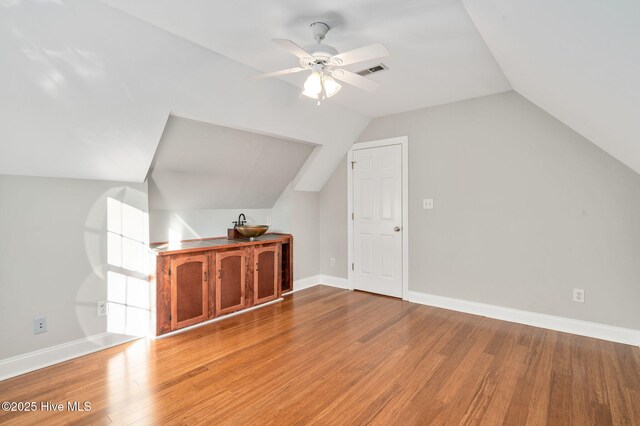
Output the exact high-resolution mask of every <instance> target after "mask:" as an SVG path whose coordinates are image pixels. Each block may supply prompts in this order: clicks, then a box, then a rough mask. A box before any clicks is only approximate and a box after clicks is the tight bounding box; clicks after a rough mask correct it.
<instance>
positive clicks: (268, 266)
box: [253, 245, 280, 305]
mask: <svg viewBox="0 0 640 426" xmlns="http://www.w3.org/2000/svg"><path fill="white" fill-rule="evenodd" d="M278 252H279V250H278V247H277V246H275V245H273V246H266V247H256V248H255V249H253V265H254V268H253V303H254V304H255V305H257V304H260V303H265V302H269V301H271V300H275V299H277V297H278V287H279V283H280V274H279V272H280V267H279V266H280V265H279V259H278Z"/></svg>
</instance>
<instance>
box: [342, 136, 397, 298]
mask: <svg viewBox="0 0 640 426" xmlns="http://www.w3.org/2000/svg"><path fill="white" fill-rule="evenodd" d="M353 161H354V164H353V170H352V172H353V180H352V182H353V235H354V239H353V260H354V264H353V287H354V289H356V290H364V291H370V292H372V293H380V294H385V295H388V296H394V297H402V232H400V231H401V229H402V147H401V146H400V145H390V146H382V147H376V148H367V149H359V150H356V151H354V152H353Z"/></svg>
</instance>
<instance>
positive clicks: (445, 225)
mask: <svg viewBox="0 0 640 426" xmlns="http://www.w3.org/2000/svg"><path fill="white" fill-rule="evenodd" d="M402 135H408V136H409V205H410V209H409V222H410V229H411V237H410V241H409V245H410V249H409V250H410V256H409V259H410V283H409V289H410V290H411V291H416V292H423V293H430V294H435V295H440V296H447V297H452V298H458V299H464V300H471V301H476V302H481V303H487V304H492V305H499V306H505V307H510V308H515V309H521V310H526V311H532V312H539V313H544V314H550V315H556V316H561V317H568V318H575V319H580V320H586V321H592V322H597V323H603V324H608V325H613V326H620V327H628V328H634V329H640V315H638V301H639V300H640V285H639V283H640V261H638V259H640V214H639V213H638V212H640V176H639V175H638V174H636V173H635V172H633V171H632V170H631V169H629V168H628V167H626V166H624V165H623V164H622V163H620V162H619V161H617V160H615V159H614V158H612V157H611V156H609V155H608V154H606V153H605V152H604V151H602V150H601V149H599V148H598V147H596V146H595V145H593V144H592V143H591V142H589V141H588V140H587V139H585V138H583V137H582V136H580V135H579V134H577V133H576V132H574V131H573V130H571V129H570V128H568V127H567V126H565V125H564V124H562V123H561V122H559V121H558V120H556V119H554V118H553V117H552V116H550V115H548V114H547V113H545V112H544V111H542V110H541V109H539V108H538V107H536V106H535V105H533V104H532V103H530V102H529V101H527V100H526V99H524V98H523V97H521V96H520V95H518V94H517V93H515V92H507V93H504V94H499V95H492V96H487V97H482V98H478V99H473V100H468V101H463V102H458V103H454V104H449V105H444V106H439V107H433V108H427V109H422V110H417V111H412V112H408V113H403V114H398V115H393V116H388V117H381V118H376V119H374V120H373V121H372V122H371V123H370V125H369V126H368V127H367V129H366V130H365V132H364V133H363V134H362V135H361V136H360V138H359V140H360V141H368V140H376V139H383V138H389V137H395V136H402ZM334 179H336V180H338V181H339V180H341V181H342V183H336V182H334ZM329 182H331V184H327V186H325V189H324V190H323V192H322V195H321V211H322V210H324V209H327V208H336V209H341V210H342V211H341V212H340V213H337V212H334V213H332V214H331V215H330V216H329V215H324V216H322V217H324V218H329V220H321V222H320V231H319V233H320V235H321V236H322V237H323V238H324V237H330V236H332V235H334V241H331V242H325V243H324V244H323V246H324V247H337V248H334V249H332V250H335V253H336V255H338V254H339V253H340V250H339V248H340V247H343V246H346V232H345V233H344V234H343V236H342V239H341V238H340V237H341V235H340V234H332V233H331V232H330V229H331V228H332V227H336V226H342V225H340V222H341V219H340V218H342V217H345V216H346V214H347V212H346V208H345V207H344V204H342V201H341V200H343V199H344V197H345V196H346V175H344V174H343V172H342V171H341V169H340V168H338V169H337V170H336V172H335V173H334V177H333V178H332V179H331V180H330V181H329ZM423 198H434V200H435V202H434V204H435V208H434V210H423V209H422V208H421V203H422V199H423ZM327 204H329V207H327ZM329 254H330V250H329V251H327V252H325V251H324V250H323V254H322V257H323V258H322V259H321V262H322V263H324V262H325V260H326V259H324V257H326V256H328V255H329ZM336 274H337V273H336ZM345 276H346V275H345ZM574 287H577V288H583V289H585V303H584V304H580V303H574V302H572V290H573V288H574Z"/></svg>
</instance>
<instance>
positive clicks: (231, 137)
mask: <svg viewBox="0 0 640 426" xmlns="http://www.w3.org/2000/svg"><path fill="white" fill-rule="evenodd" d="M313 149H314V146H312V145H308V144H303V143H299V142H292V141H287V140H283V139H278V138H274V137H270V136H265V135H259V134H256V133H252V132H246V131H242V130H236V129H231V128H229V127H223V126H215V125H213V124H208V123H202V122H199V121H194V120H188V119H185V118H180V117H174V116H171V117H169V120H168V121H167V126H166V127H165V130H164V133H163V134H162V138H161V140H160V145H159V147H158V151H157V153H156V156H155V158H154V162H153V166H152V169H151V179H150V181H149V208H150V209H151V210H184V209H233V208H252V209H258V208H271V207H273V205H274V204H275V202H276V201H277V199H278V197H279V196H280V194H281V193H282V191H284V189H285V187H286V186H287V185H288V184H289V182H291V181H292V180H293V178H294V177H295V176H296V174H297V173H298V171H299V170H300V168H301V167H302V165H303V164H304V162H305V161H306V159H307V157H309V154H311V151H313Z"/></svg>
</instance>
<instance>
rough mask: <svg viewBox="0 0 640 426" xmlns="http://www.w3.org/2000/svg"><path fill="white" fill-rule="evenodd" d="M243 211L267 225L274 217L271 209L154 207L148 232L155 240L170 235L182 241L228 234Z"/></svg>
mask: <svg viewBox="0 0 640 426" xmlns="http://www.w3.org/2000/svg"><path fill="white" fill-rule="evenodd" d="M240 213H244V215H245V216H246V218H247V222H248V223H253V224H267V223H268V222H269V220H271V218H272V216H273V214H272V213H271V209H188V210H151V211H150V212H149V235H150V238H151V241H152V242H164V241H169V237H170V235H171V234H174V235H180V238H179V239H182V240H189V239H194V238H206V237H214V236H222V235H227V229H228V228H231V227H233V223H232V222H233V221H236V220H238V215H239V214H240Z"/></svg>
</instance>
